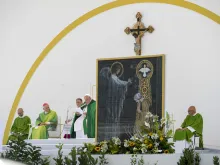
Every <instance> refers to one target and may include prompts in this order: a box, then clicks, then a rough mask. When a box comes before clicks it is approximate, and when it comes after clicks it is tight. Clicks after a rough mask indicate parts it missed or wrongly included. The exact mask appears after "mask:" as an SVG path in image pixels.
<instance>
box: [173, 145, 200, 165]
mask: <svg viewBox="0 0 220 165" xmlns="http://www.w3.org/2000/svg"><path fill="white" fill-rule="evenodd" d="M200 161H201V159H200V156H199V154H198V153H195V150H194V149H192V148H186V149H184V150H183V156H181V157H180V160H179V162H177V164H178V165H194V164H195V165H199V164H200Z"/></svg>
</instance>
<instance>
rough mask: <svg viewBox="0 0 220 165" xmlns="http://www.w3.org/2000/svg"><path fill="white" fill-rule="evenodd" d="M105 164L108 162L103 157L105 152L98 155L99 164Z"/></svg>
mask: <svg viewBox="0 0 220 165" xmlns="http://www.w3.org/2000/svg"><path fill="white" fill-rule="evenodd" d="M105 164H108V161H107V159H106V158H105V154H102V155H101V156H99V165H105Z"/></svg>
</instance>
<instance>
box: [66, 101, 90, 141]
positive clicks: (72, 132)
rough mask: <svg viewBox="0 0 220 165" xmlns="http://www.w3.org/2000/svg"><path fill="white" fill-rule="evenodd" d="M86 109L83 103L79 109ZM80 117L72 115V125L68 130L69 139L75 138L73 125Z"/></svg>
mask: <svg viewBox="0 0 220 165" xmlns="http://www.w3.org/2000/svg"><path fill="white" fill-rule="evenodd" d="M86 107H87V105H86V104H85V103H83V104H82V105H81V106H80V108H81V109H82V110H83V111H84V109H85V108H86ZM80 116H81V115H79V116H77V115H76V114H75V115H74V118H73V123H72V126H71V129H70V137H71V138H76V132H75V131H74V124H75V122H76V120H77V119H78V118H79V117H80Z"/></svg>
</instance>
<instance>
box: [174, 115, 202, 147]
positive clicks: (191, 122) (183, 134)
mask: <svg viewBox="0 0 220 165" xmlns="http://www.w3.org/2000/svg"><path fill="white" fill-rule="evenodd" d="M181 127H182V128H187V127H192V128H193V129H194V130H195V133H196V134H197V135H198V136H200V147H201V145H202V144H201V143H202V130H203V119H202V116H201V115H200V114H199V113H197V114H196V115H195V116H191V115H187V117H186V118H185V120H184V122H183V124H182V125H181ZM193 135H194V133H193V132H191V131H190V130H189V129H187V130H176V132H175V135H174V138H173V139H174V141H180V140H186V141H188V142H190V138H191V137H192V136H193Z"/></svg>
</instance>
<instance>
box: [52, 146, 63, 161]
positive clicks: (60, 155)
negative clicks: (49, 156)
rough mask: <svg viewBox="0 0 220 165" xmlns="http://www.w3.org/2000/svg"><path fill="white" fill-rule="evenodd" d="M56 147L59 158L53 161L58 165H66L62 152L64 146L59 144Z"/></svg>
mask: <svg viewBox="0 0 220 165" xmlns="http://www.w3.org/2000/svg"><path fill="white" fill-rule="evenodd" d="M56 147H57V148H58V155H57V158H53V160H55V162H56V165H64V159H63V152H62V148H63V144H59V145H57V146H56Z"/></svg>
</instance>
